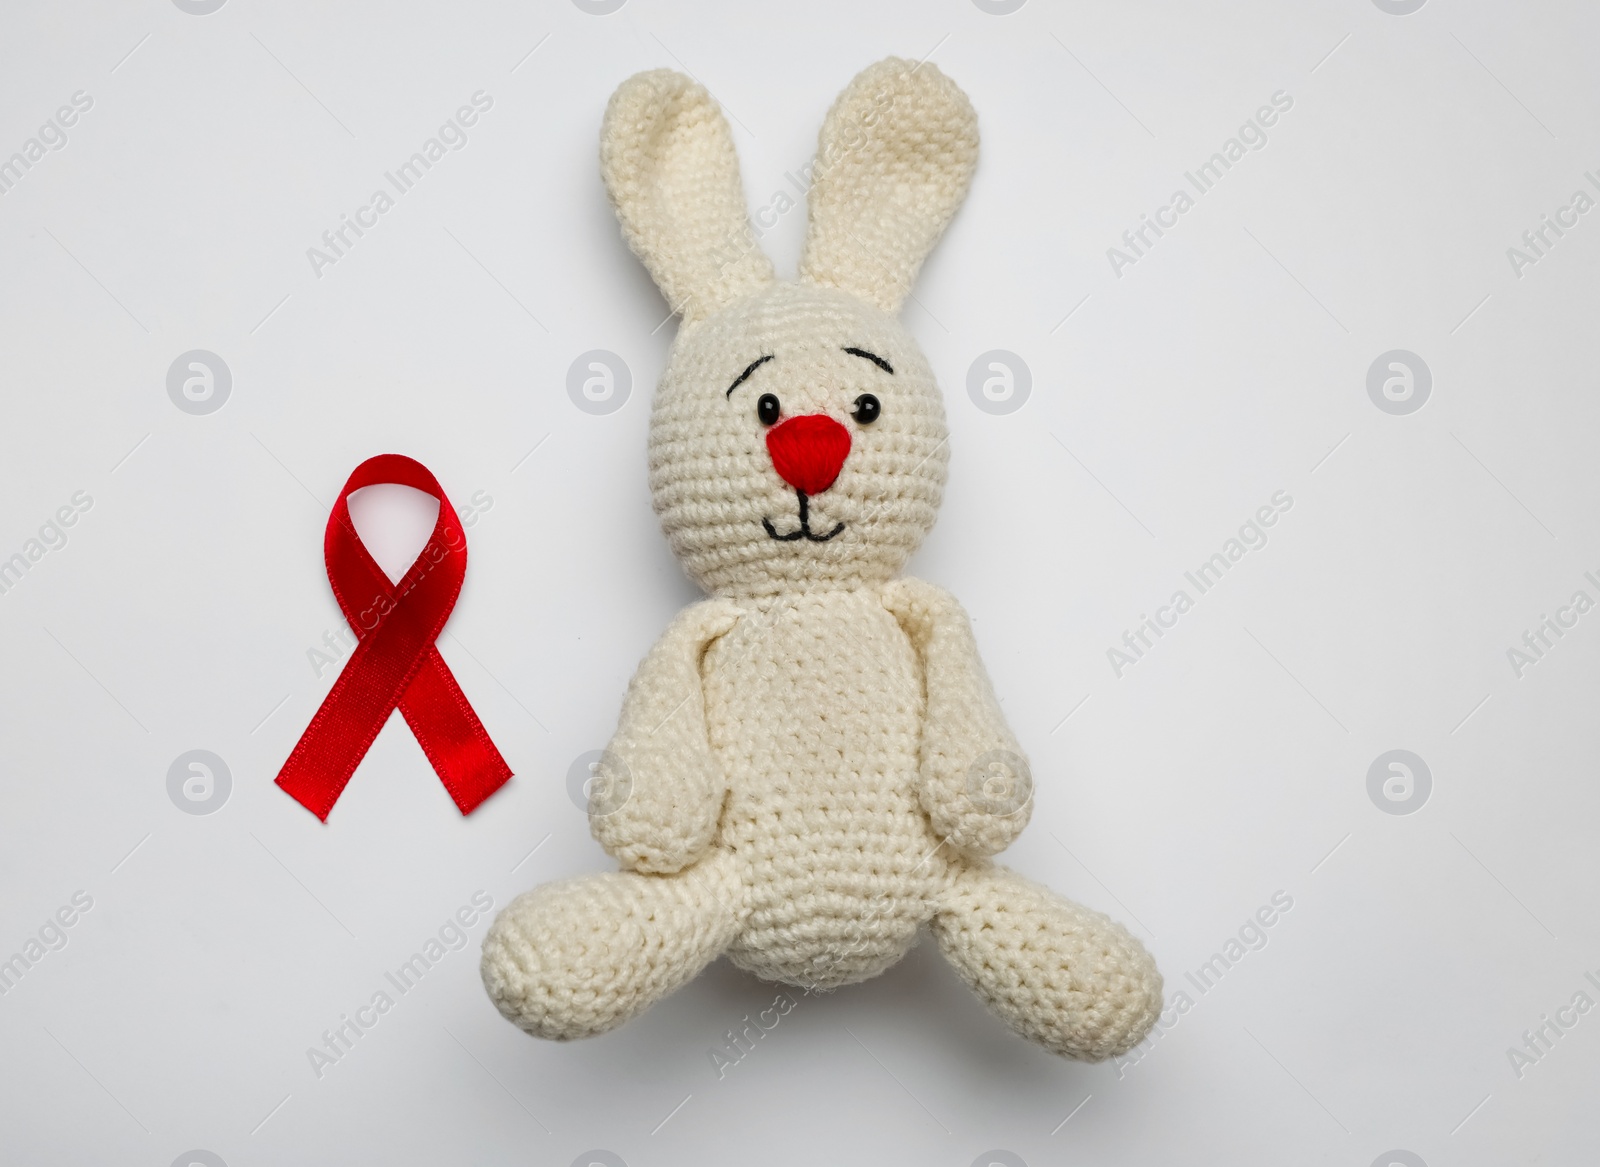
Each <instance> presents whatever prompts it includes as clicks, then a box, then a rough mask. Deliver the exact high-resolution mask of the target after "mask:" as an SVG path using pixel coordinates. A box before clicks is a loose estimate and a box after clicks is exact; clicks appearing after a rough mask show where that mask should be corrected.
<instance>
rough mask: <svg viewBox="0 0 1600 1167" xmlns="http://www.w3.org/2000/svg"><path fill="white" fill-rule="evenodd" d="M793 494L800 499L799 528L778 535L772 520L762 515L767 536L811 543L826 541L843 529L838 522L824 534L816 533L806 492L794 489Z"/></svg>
mask: <svg viewBox="0 0 1600 1167" xmlns="http://www.w3.org/2000/svg"><path fill="white" fill-rule="evenodd" d="M795 494H796V495H797V496H799V499H800V526H799V528H798V529H797V530H793V531H790V532H789V533H788V534H787V535H780V534H778V529H777V528H776V527H774V526H773V525H772V520H771V519H768V518H765V517H764V518H762V520H761V525H762V526H763V527H765V528H766V531H767V535H768V537H770V538H773V539H776V540H778V541H779V542H780V543H793V542H794V541H795V540H797V539H807V540H810V541H811V542H812V543H826V542H827V541H828V540H829V539H832V538H833V537H834V536H835V535H837V534H838V533H839V532H840V531H842V530H844V524H843V523H840V524H839V525H838V526H836V527H834V529H833V530H831V531H829V532H828V533H827V534H826V535H819V534H817V533H816V532H815V531H813V530H812V529H811V510H810V507H811V503H810V500H809V499H807V498H806V492H805V491H803V490H797V491H795Z"/></svg>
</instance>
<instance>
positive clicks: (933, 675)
mask: <svg viewBox="0 0 1600 1167" xmlns="http://www.w3.org/2000/svg"><path fill="white" fill-rule="evenodd" d="M884 606H885V607H886V608H888V609H889V611H890V612H891V613H892V614H893V615H894V617H895V619H896V620H898V621H899V623H900V626H901V628H903V629H904V630H905V633H906V635H907V636H908V637H909V638H910V640H911V644H912V646H913V648H915V649H916V653H917V657H918V660H919V661H920V663H921V665H922V679H923V687H924V690H925V692H926V694H927V708H926V712H925V713H924V715H923V728H922V757H921V773H920V774H919V776H918V785H917V794H918V797H919V798H920V799H921V802H922V809H923V810H924V811H925V812H926V813H927V815H928V818H929V820H930V821H931V822H932V824H933V829H934V831H935V832H936V833H937V834H938V835H939V836H940V837H941V838H943V839H945V840H946V841H947V842H948V843H949V844H950V845H951V846H952V847H955V848H956V849H957V850H958V851H962V852H964V853H966V854H968V855H974V856H979V855H994V854H997V853H998V852H1000V851H1003V850H1005V849H1006V848H1007V847H1009V846H1010V845H1011V843H1012V842H1013V841H1014V840H1015V839H1016V837H1017V836H1018V835H1019V834H1021V833H1022V828H1023V827H1025V826H1027V825H1028V819H1029V817H1030V816H1031V814H1032V812H1033V785H1032V779H1031V777H1030V776H1029V774H1028V769H1027V762H1026V760H1025V759H1024V758H1023V756H1022V750H1021V747H1019V746H1018V745H1017V740H1016V738H1015V737H1013V736H1012V733H1011V730H1010V727H1008V726H1007V725H1006V719H1005V714H1003V713H1002V712H1001V711H1000V703H999V702H998V701H997V700H995V695H994V688H993V686H991V685H990V683H989V676H988V674H987V673H986V672H985V671H984V668H983V661H982V660H981V659H980V658H979V656H978V644H977V641H976V640H975V639H974V637H973V635H972V625H971V623H970V622H969V621H968V620H967V614H966V612H964V611H963V610H962V608H961V605H960V604H958V603H957V602H956V599H955V597H954V596H952V595H950V593H949V592H946V591H944V590H943V589H942V588H937V587H935V586H933V585H932V584H929V583H924V582H922V581H921V580H915V579H903V578H902V579H897V580H894V581H892V582H890V583H889V584H888V585H887V586H886V587H885V590H884Z"/></svg>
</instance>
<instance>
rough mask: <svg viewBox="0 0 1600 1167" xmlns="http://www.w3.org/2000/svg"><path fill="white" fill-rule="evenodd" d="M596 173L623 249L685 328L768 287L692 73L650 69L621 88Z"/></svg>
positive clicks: (726, 138) (728, 156) (724, 129)
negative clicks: (652, 281)
mask: <svg viewBox="0 0 1600 1167" xmlns="http://www.w3.org/2000/svg"><path fill="white" fill-rule="evenodd" d="M600 175H601V177H602V178H603V179H604V180H605V184H606V193H607V194H609V195H610V196H611V204H612V206H614V207H615V208H616V211H617V218H618V219H619V220H621V222H622V234H623V237H624V238H626V239H627V241H628V246H629V247H631V248H633V252H634V254H635V255H637V256H638V257H639V259H640V260H641V261H643V263H644V266H645V267H646V268H648V269H649V271H650V275H651V276H652V277H653V278H654V279H655V281H656V286H657V287H658V288H660V289H661V294H662V295H663V296H665V297H666V299H667V303H668V304H670V305H671V306H672V309H673V311H674V312H680V313H682V315H683V319H684V322H685V323H689V322H692V321H695V320H701V319H704V318H705V317H707V316H709V315H711V314H712V313H713V312H715V311H717V310H718V309H719V308H722V307H723V306H724V305H726V304H729V303H731V302H732V301H734V300H736V299H738V298H739V297H741V296H745V295H748V294H749V293H751V292H754V291H758V290H759V289H760V288H762V287H763V286H765V285H767V284H770V283H771V282H772V280H773V272H772V261H771V260H770V259H768V258H767V256H766V254H765V253H764V252H762V250H761V246H760V244H758V243H757V242H756V239H755V235H754V234H753V233H752V232H751V230H750V221H749V218H748V217H747V215H746V211H745V201H744V186H743V184H742V183H741V182H740V181H739V159H738V155H737V154H735V152H734V148H733V134H732V132H731V131H730V130H729V129H728V123H727V121H726V119H724V118H723V116H722V111H721V110H720V109H718V108H717V104H716V102H714V101H712V99H711V95H710V94H709V93H707V92H706V91H705V89H704V88H703V87H701V86H700V85H698V84H696V83H695V82H694V81H692V80H690V79H689V78H688V77H685V76H683V75H682V74H681V73H674V72H673V71H672V70H671V69H654V70H652V71H650V72H648V73H639V74H636V75H635V76H633V77H630V78H628V80H626V81H624V82H623V83H622V84H621V85H620V86H619V87H618V89H617V91H616V93H614V94H612V96H611V102H610V104H609V105H607V106H606V116H605V122H604V124H603V125H602V127H601V131H600Z"/></svg>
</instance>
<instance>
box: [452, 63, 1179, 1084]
mask: <svg viewBox="0 0 1600 1167" xmlns="http://www.w3.org/2000/svg"><path fill="white" fill-rule="evenodd" d="M977 153H978V133H977V119H976V116H975V114H974V113H973V110H972V107H971V105H970V104H969V103H968V101H967V99H966V96H965V95H964V94H963V93H962V92H961V90H960V89H958V88H957V87H956V86H955V84H954V83H952V82H951V81H950V80H949V79H948V78H946V77H945V76H944V75H943V74H942V73H940V71H939V70H938V69H937V68H936V67H934V66H933V65H930V64H920V65H919V64H916V63H914V62H911V61H904V60H899V59H894V58H891V59H889V60H885V61H882V62H880V63H878V64H876V65H873V66H871V67H870V68H868V69H866V70H865V71H864V72H862V73H861V74H860V75H859V76H858V77H856V79H855V80H854V81H853V82H852V83H851V84H850V86H849V88H847V89H846V90H845V91H844V93H843V94H842V95H841V96H840V97H839V99H838V101H837V102H836V103H835V104H834V107H833V109H832V111H831V112H830V113H829V114H828V117H827V120H826V122H825V123H824V125H823V127H822V134H821V138H820V141H819V150H818V156H817V160H816V163H815V168H814V171H813V173H812V175H811V177H812V180H813V187H812V189H811V191H810V195H809V204H808V210H809V225H808V233H807V236H806V241H805V249H804V254H803V257H802V259H801V263H800V274H799V279H798V280H797V281H795V282H787V281H779V280H777V279H776V278H775V277H774V275H773V268H772V264H771V261H770V260H768V259H767V257H766V256H765V255H764V254H762V252H761V250H760V248H759V246H758V245H757V243H756V241H755V238H754V236H753V235H752V233H751V230H750V227H749V224H748V222H747V219H746V212H745V201H744V194H743V188H742V186H741V183H740V178H739V164H738V160H737V158H736V156H735V153H734V146H733V138H732V135H731V133H730V132H729V129H728V125H727V123H726V121H724V119H723V117H722V114H721V112H720V111H719V110H718V108H717V106H716V104H715V103H714V102H713V101H712V100H711V97H710V95H709V94H707V93H706V91H705V90H704V89H703V88H701V87H700V86H699V85H697V84H695V83H694V82H693V81H691V80H690V79H689V78H687V77H684V76H681V75H679V74H677V73H674V72H671V71H669V70H657V71H654V72H649V73H642V74H639V75H638V76H636V77H633V78H631V79H629V80H628V81H626V82H624V83H623V85H622V86H621V88H619V89H618V90H617V92H616V94H615V95H614V96H613V97H612V99H611V103H610V106H609V108H608V109H607V110H606V116H605V123H604V127H603V130H602V134H601V142H600V165H601V171H602V173H603V176H604V179H605V185H606V189H607V191H608V192H609V193H610V196H611V201H612V202H613V204H614V205H615V207H616V211H617V216H618V218H619V219H620V220H621V222H622V230H623V234H624V235H625V236H626V238H627V240H628V243H629V244H630V245H631V246H632V248H633V250H634V251H635V252H636V253H637V254H638V256H639V258H640V259H641V260H643V262H644V264H645V266H646V267H647V268H648V269H649V270H650V274H651V275H652V276H653V277H654V278H655V281H656V284H657V285H658V286H659V287H660V288H661V291H662V293H663V294H664V295H665V296H666V298H667V300H668V302H669V303H670V304H671V305H672V307H673V309H674V310H675V311H677V312H679V313H681V315H682V325H681V327H680V330H679V332H678V335H677V339H676V341H675V342H674V344H673V346H672V350H671V355H670V358H669V361H668V364H667V369H666V372H665V373H664V374H663V375H662V378H661V383H660V386H659V387H658V389H657V391H656V395H655V401H654V405H653V412H652V415H651V422H650V442H649V453H650V488H651V491H652V495H653V498H654V503H655V509H656V511H657V513H658V514H659V515H660V517H661V522H662V526H663V528H664V529H665V531H666V535H667V539H668V541H669V542H670V543H671V546H672V549H673V551H674V552H675V553H676V554H677V556H678V558H679V559H680V560H681V561H682V563H683V566H684V568H685V569H686V570H687V572H688V574H689V575H690V576H691V577H692V578H693V579H694V580H695V581H696V582H697V583H698V584H699V585H700V586H701V587H702V588H703V589H704V590H705V591H706V592H707V593H709V595H710V596H711V598H710V599H707V600H704V601H701V602H699V603H696V604H693V605H691V606H690V607H689V608H687V609H685V610H684V611H683V612H682V613H681V614H680V615H679V616H678V617H677V618H676V619H675V620H674V621H673V622H672V624H671V625H670V626H669V627H668V629H667V630H666V632H665V633H664V634H663V635H662V637H661V639H660V640H659V641H658V642H657V643H656V645H655V647H654V648H653V649H652V650H651V651H650V653H649V655H648V656H647V657H646V658H645V659H644V661H643V663H642V664H641V665H640V666H639V670H638V672H637V674H636V675H635V677H634V679H633V682H632V684H631V685H630V686H629V688H628V693H627V697H626V699H625V701H624V703H623V708H622V714H621V718H620V723H619V725H618V728H617V732H616V736H615V737H614V738H613V739H612V742H611V745H610V748H609V749H608V750H606V751H605V752H604V754H603V757H602V760H601V762H600V763H599V765H598V767H597V769H596V781H595V782H594V783H593V785H592V787H591V792H590V802H589V815H590V826H591V829H592V830H593V832H594V835H595V837H596V839H598V840H599V842H600V844H601V845H602V846H603V847H604V848H605V849H606V850H607V851H608V852H609V853H610V854H611V855H613V856H614V857H615V858H616V859H617V861H618V862H619V864H620V865H621V868H622V870H621V871H619V872H614V873H610V874H601V875H590V876H586V877H582V878H578V879H571V880H566V881H562V882H557V883H551V884H546V885H545V886H543V887H540V888H537V889H536V890H534V891H531V892H528V893H526V894H525V895H522V896H520V897H518V898H517V899H516V900H515V901H513V902H512V903H511V904H510V905H508V906H507V907H506V908H505V910H504V911H503V912H501V914H500V916H499V918H498V919H497V920H496V921H495V922H494V925H493V927H492V928H491V929H490V931H489V934H488V936H487V937H486V939H485V941H484V948H483V979H484V984H485V985H486V986H487V988H488V991H489V995H490V997H492V998H493V1000H494V1002H495V1004H496V1005H497V1006H498V1007H499V1009H500V1011H501V1012H502V1013H503V1014H504V1015H505V1016H506V1017H507V1018H509V1019H510V1020H511V1021H513V1022H515V1023H516V1024H517V1025H519V1026H521V1027H522V1028H523V1029H525V1030H527V1031H528V1032H529V1033H532V1034H536V1035H538V1036H540V1037H547V1038H558V1039H566V1038H576V1037H584V1036H588V1035H592V1034H598V1033H603V1032H605V1031H606V1030H609V1029H611V1028H612V1027H614V1026H616V1025H618V1024H620V1023H621V1022H623V1021H625V1020H627V1019H628V1018H630V1017H633V1016H635V1015H636V1014H638V1013H640V1012H641V1011H643V1010H644V1009H645V1008H647V1007H648V1006H649V1005H651V1004H652V1003H654V1002H655V1001H657V1000H659V999H660V998H661V997H663V996H665V995H666V994H668V993H670V992H672V991H673V990H675V989H677V988H678V987H679V986H681V985H683V984H684V983H685V982H687V981H688V980H690V979H691V978H692V977H694V976H695V974H696V973H698V972H699V971H700V970H701V969H702V968H704V967H705V966H706V965H707V964H709V963H710V962H711V961H712V960H714V959H715V958H716V957H717V956H718V955H720V954H724V953H726V954H727V956H728V957H729V959H730V960H732V962H733V963H734V964H735V965H737V966H739V967H740V968H743V969H746V970H748V971H750V972H752V973H754V974H756V975H757V976H758V977H762V978H765V979H767V980H773V981H782V982H786V983H788V984H792V985H799V986H804V987H805V988H807V989H808V990H809V989H827V988H832V987H834V986H838V985H845V984H849V983H851V982H854V981H860V980H864V979H866V978H867V977H871V976H875V975H876V974H878V973H880V972H882V971H884V970H885V969H887V968H889V967H890V966H891V965H893V964H894V963H895V962H897V961H898V960H900V958H901V957H902V956H904V955H905V953H906V951H907V950H908V949H909V948H910V947H911V945H912V944H913V943H915V940H916V935H917V929H918V926H919V925H921V924H923V923H928V924H930V925H931V929H932V932H933V935H934V936H935V937H936V938H937V941H938V944H939V948H940V950H941V951H942V952H943V953H944V955H945V956H946V957H947V958H948V959H949V960H950V962H951V963H952V964H954V965H955V967H956V969H957V971H958V972H959V973H960V975H961V976H962V978H963V979H964V980H965V981H966V982H967V984H969V985H970V986H972V988H973V989H974V990H976V991H977V993H978V994H979V995H980V996H981V997H982V998H983V999H984V1001H986V1002H987V1003H988V1005H989V1006H990V1007H991V1008H992V1009H993V1010H994V1011H995V1012H996V1013H997V1014H999V1016H1000V1017H1001V1018H1003V1019H1004V1020H1005V1021H1006V1022H1007V1023H1008V1024H1009V1025H1010V1026H1011V1027H1012V1028H1013V1029H1014V1030H1016V1031H1017V1032H1018V1033H1020V1034H1022V1035H1023V1036H1024V1037H1027V1038H1030V1039H1032V1040H1033V1041H1036V1042H1038V1043H1039V1044H1040V1045H1043V1046H1044V1047H1045V1048H1046V1049H1049V1050H1052V1051H1054V1052H1055V1053H1058V1054H1064V1055H1066V1056H1068V1057H1075V1058H1084V1059H1088V1060H1100V1059H1102V1058H1106V1057H1109V1056H1111V1055H1115V1054H1120V1053H1123V1052H1125V1051H1126V1050H1128V1049H1129V1048H1130V1047H1132V1046H1133V1045H1134V1044H1135V1043H1137V1042H1138V1041H1139V1040H1140V1039H1141V1038H1143V1036H1144V1035H1145V1033H1146V1032H1147V1031H1148V1029H1149V1028H1150V1025H1151V1023H1152V1022H1153V1021H1154V1019H1155V1016H1156V1013H1157V1011H1158V1010H1159V1009H1160V1007H1161V978H1160V975H1159V974H1158V973H1157V971H1156V969H1155V965H1154V963H1153V962H1152V961H1151V959H1150V957H1149V956H1148V955H1147V954H1146V953H1145V951H1144V949H1143V948H1142V947H1141V946H1140V944H1139V942H1138V941H1137V940H1135V939H1134V938H1133V937H1132V936H1130V935H1129V934H1128V933H1127V932H1126V931H1125V930H1123V928H1122V927H1121V926H1119V925H1117V924H1115V923H1113V922H1112V921H1110V920H1108V919H1107V918H1106V917H1104V916H1102V915H1100V914H1099V913H1097V912H1093V911H1090V910H1088V909H1087V908H1083V907H1080V906H1078V905H1076V904H1073V903H1070V902H1068V901H1066V900H1063V899H1060V898H1058V897H1056V896H1055V895H1053V894H1052V893H1050V892H1049V891H1047V890H1046V889H1045V888H1043V887H1041V886H1039V885H1038V884H1035V883H1032V882H1029V881H1028V880H1026V879H1023V878H1022V877H1021V876H1018V875H1016V874H1014V873H1012V872H1011V871H1008V870H1007V869H1005V868H1004V867H1000V866H997V865H996V864H994V863H993V862H992V861H991V860H990V858H989V856H991V855H994V854H996V853H997V852H999V851H1001V850H1003V849H1004V848H1005V847H1006V846H1007V845H1008V844H1010V843H1011V841H1012V840H1013V839H1015V838H1016V837H1017V835H1018V833H1019V832H1020V831H1021V830H1022V828H1023V826H1024V825H1026V823H1027V821H1028V817H1029V812H1030V809H1031V794H1032V787H1031V779H1030V777H1029V775H1028V770H1027V764H1026V762H1024V761H1023V759H1022V758H1021V756H1020V749H1019V747H1018V745H1017V743H1016V741H1015V739H1014V738H1013V737H1012V735H1011V731H1010V730H1009V729H1008V728H1007V727H1006V723H1005V719H1004V717H1003V715H1002V714H1001V711H1000V707H999V705H998V703H997V702H996V699H995V696H994V694H993V691H992V690H991V688H990V684H989V681H988V678H987V676H986V674H985V672H984V669H983V665H982V663H981V662H980V661H979V659H978V653H977V646H976V644H975V642H974V639H973V635H972V630H971V628H970V626H969V624H968V621H967V617H966V614H965V613H964V612H963V611H962V609H961V607H960V606H959V605H958V604H957V603H956V601H955V600H954V599H953V598H952V597H951V596H949V595H948V594H947V593H945V592H943V591H941V590H940V589H938V588H936V587H934V586H933V585H931V584H926V583H922V582H920V581H917V580H913V579H905V578H896V574H897V572H898V571H899V569H900V568H901V567H902V566H903V565H904V563H905V562H906V560H907V558H908V557H909V556H910V555H911V553H912V551H914V550H915V549H916V547H917V545H918V544H919V543H920V542H921V540H922V538H923V536H924V535H925V534H926V533H927V532H928V530H929V528H930V527H932V525H933V521H934V515H935V512H936V511H937V509H938V506H939V501H940V496H941V493H942V490H943V486H944V481H945V464H946V459H947V454H946V442H947V437H948V434H947V431H946V428H945V419H944V410H943V406H942V404H941V401H940V395H939V390H938V387H937V385H936V384H935V383H934V377H933V371H932V370H931V369H930V368H929V366H928V362H927V361H926V360H925V359H924V357H923V355H922V353H921V352H919V351H918V349H917V345H916V343H915V342H914V341H913V340H912V338H911V334H910V333H909V332H907V331H906V329H905V328H903V327H902V326H901V325H900V324H899V322H898V321H897V320H896V319H895V315H896V313H897V312H898V310H899V307H900V304H901V301H902V300H903V299H904V298H905V296H906V293H907V291H908V290H909V288H910V286H911V282H912V280H913V278H914V277H915V276H916V273H917V269H918V268H919V267H920V266H921V264H922V261H923V259H924V257H926V255H927V254H928V252H929V250H930V249H931V248H932V247H933V245H934V242H935V241H936V240H937V239H938V238H939V236H940V234H941V233H942V232H943V231H944V228H945V226H946V224H947V223H948V222H949V221H950V218H951V216H953V215H954V214H955V212H956V209H957V207H959V206H960V204H961V202H962V200H963V198H964V197H965V196H966V192H967V186H968V183H969V182H970V180H971V177H972V172H973V169H974V167H975V166H976V163H977Z"/></svg>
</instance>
